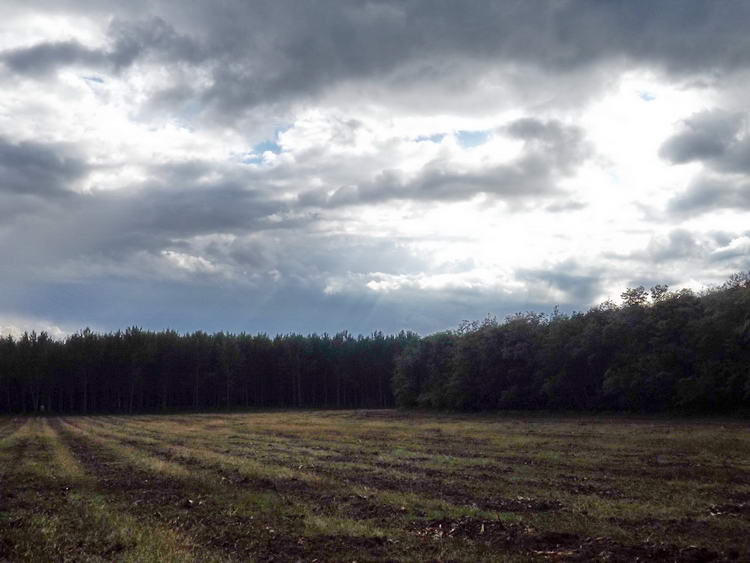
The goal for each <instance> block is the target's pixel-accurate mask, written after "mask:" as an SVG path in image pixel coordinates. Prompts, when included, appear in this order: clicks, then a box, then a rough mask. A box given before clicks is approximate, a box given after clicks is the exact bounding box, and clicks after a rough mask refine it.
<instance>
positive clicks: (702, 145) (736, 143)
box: [659, 110, 750, 173]
mask: <svg viewBox="0 0 750 563" xmlns="http://www.w3.org/2000/svg"><path fill="white" fill-rule="evenodd" d="M659 154H660V155H661V156H662V157H663V158H666V159H668V160H670V161H672V162H673V163H675V164H683V163H686V162H693V161H699V162H703V163H705V164H706V165H708V166H709V167H711V168H712V169H714V170H716V171H720V172H729V173H732V172H734V173H750V135H749V134H748V128H747V119H746V118H745V116H744V114H741V113H737V112H727V111H723V110H712V111H703V112H699V113H697V114H694V115H692V116H691V117H689V118H688V119H686V120H685V122H684V129H683V131H681V132H680V133H678V134H676V135H674V136H673V137H671V138H669V139H667V141H665V142H664V144H663V145H662V147H661V149H660V151H659Z"/></svg>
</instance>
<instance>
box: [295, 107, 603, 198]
mask: <svg viewBox="0 0 750 563" xmlns="http://www.w3.org/2000/svg"><path fill="white" fill-rule="evenodd" d="M498 133H500V134H505V135H508V136H509V137H511V138H515V139H519V140H521V141H523V148H522V150H521V152H520V154H519V156H517V157H516V158H514V159H512V160H511V161H510V162H504V163H501V164H491V165H487V164H485V165H483V166H466V165H461V164H460V163H456V162H451V161H450V160H446V159H435V160H432V161H430V162H428V163H427V164H425V165H424V166H423V167H422V169H421V170H420V171H419V173H418V174H416V175H414V176H411V177H410V176H409V175H407V174H405V173H403V172H402V171H400V170H397V169H393V170H383V171H381V172H380V173H378V175H377V176H376V177H375V178H374V179H372V180H371V181H369V182H363V183H361V184H358V185H348V186H342V187H339V188H337V189H336V190H334V191H333V192H332V193H330V194H329V193H328V190H327V189H325V188H323V189H318V190H312V191H308V192H305V193H303V194H301V195H300V196H299V202H300V203H301V204H302V205H310V206H323V207H324V206H333V207H336V206H342V205H358V204H372V203H376V202H384V201H391V200H415V201H456V200H468V199H472V198H473V197H475V196H477V195H479V194H485V195H488V196H490V197H491V198H494V199H498V200H501V201H505V202H508V203H517V202H521V201H524V200H531V199H538V198H539V197H540V196H551V195H554V194H560V193H561V189H560V187H559V185H558V182H559V180H561V179H562V178H564V177H566V176H569V175H571V174H573V173H574V172H575V170H576V168H577V167H578V166H580V165H581V164H582V163H583V162H585V161H586V160H587V159H588V158H589V157H590V156H591V154H592V148H591V146H590V144H589V143H587V141H586V139H585V136H584V134H583V131H582V130H581V129H580V128H578V127H575V126H572V125H565V124H562V123H560V122H558V121H554V120H553V121H542V120H538V119H534V118H524V119H520V120H517V121H514V122H513V123H511V124H509V125H507V126H505V127H502V128H500V129H499V130H498Z"/></svg>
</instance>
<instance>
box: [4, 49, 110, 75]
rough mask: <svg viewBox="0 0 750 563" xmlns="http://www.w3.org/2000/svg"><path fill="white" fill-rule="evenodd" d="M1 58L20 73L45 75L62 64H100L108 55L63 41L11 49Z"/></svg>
mask: <svg viewBox="0 0 750 563" xmlns="http://www.w3.org/2000/svg"><path fill="white" fill-rule="evenodd" d="M0 60H2V61H3V62H4V63H5V64H6V65H7V66H8V67H9V68H11V69H12V70H14V71H15V72H18V73H20V74H30V75H44V74H47V73H49V72H53V71H55V70H57V69H58V68H59V67H62V66H70V65H93V66H99V65H102V64H104V63H105V62H106V57H105V55H104V54H103V53H101V52H99V51H96V50H92V49H88V48H86V47H84V46H83V45H81V44H80V43H78V42H76V41H62V42H55V43H40V44H38V45H34V46H33V47H25V48H19V49H10V50H8V51H4V52H2V53H1V54H0Z"/></svg>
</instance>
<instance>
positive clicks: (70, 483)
mask: <svg viewBox="0 0 750 563" xmlns="http://www.w3.org/2000/svg"><path fill="white" fill-rule="evenodd" d="M0 460H1V461H2V465H3V466H4V467H11V469H10V471H9V472H8V474H7V475H6V476H5V478H4V479H3V488H2V501H3V502H2V506H3V510H2V513H0V540H1V541H0V560H9V561H51V560H59V561H101V560H110V559H116V560H118V561H134V562H135V561H138V562H140V561H153V562H157V561H190V560H193V559H194V558H193V557H192V550H191V549H189V548H186V547H184V545H185V544H184V541H183V540H182V538H180V537H179V536H178V535H177V534H175V533H174V532H173V531H170V530H163V529H155V528H153V527H150V526H146V525H143V524H141V523H138V522H136V521H135V520H134V519H132V518H131V517H129V516H128V515H127V514H126V513H125V512H124V511H123V507H122V506H116V505H112V504H111V503H110V502H108V500H107V499H105V498H104V497H102V496H101V495H98V494H97V493H96V492H95V491H93V490H92V489H93V485H94V483H93V482H92V481H91V479H90V478H89V477H88V476H87V475H85V474H84V473H83V472H82V470H81V468H80V466H79V465H78V464H77V463H76V462H75V460H74V459H73V458H72V457H71V456H70V454H69V452H68V451H67V450H66V449H65V448H64V446H63V445H62V444H61V442H60V441H59V438H58V437H57V435H56V434H55V432H54V431H53V430H52V429H51V428H50V426H49V424H48V423H47V420H44V419H31V420H30V421H29V422H28V423H27V424H26V425H24V426H23V428H22V429H21V430H20V431H19V432H17V433H16V434H15V435H14V437H13V438H12V439H10V440H4V441H3V443H2V447H1V448H0ZM195 559H198V560H201V561H210V560H212V559H211V558H209V557H206V555H205V554H203V553H201V555H200V557H196V558H195ZM214 560H215V559H214Z"/></svg>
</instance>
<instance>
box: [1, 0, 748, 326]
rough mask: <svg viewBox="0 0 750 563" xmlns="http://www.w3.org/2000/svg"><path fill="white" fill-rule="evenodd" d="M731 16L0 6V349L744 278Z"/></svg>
mask: <svg viewBox="0 0 750 563" xmlns="http://www.w3.org/2000/svg"><path fill="white" fill-rule="evenodd" d="M749 26H750V2H742V1H738V0H737V1H735V0H727V1H723V2H705V1H692V0H675V1H649V2H607V1H566V0H559V1H554V0H552V1H545V2H537V1H533V0H531V1H523V2H520V1H492V2H487V1H482V0H476V1H472V2H462V1H458V0H456V1H446V0H425V1H405V2H403V1H346V2H345V1H339V2H336V1H318V0H310V1H305V2H299V1H297V0H293V1H287V0H273V1H268V2H266V1H251V2H248V1H244V0H221V1H213V0H212V1H208V0H206V1H195V2H189V3H186V2H183V1H178V0H174V1H168V0H163V1H161V0H131V1H128V2H122V1H121V0H117V1H108V0H97V1H94V0H49V1H45V0H36V1H35V0H3V2H2V3H0V81H1V84H2V88H0V264H1V265H2V266H0V268H1V270H0V274H1V275H0V332H3V333H19V332H20V331H23V330H37V331H40V330H46V331H48V332H49V333H50V334H52V335H57V336H62V335H65V334H70V333H72V332H75V331H76V330H79V329H81V328H83V327H91V328H92V329H94V330H100V331H109V330H117V329H121V328H126V327H129V326H134V325H135V326H141V327H144V328H148V329H154V330H160V329H165V328H171V329H175V330H178V331H181V332H184V331H194V330H204V331H220V330H224V331H232V332H240V331H246V332H251V333H255V332H267V333H269V334H276V333H287V332H303V333H308V332H318V333H323V332H328V333H335V332H338V331H342V330H349V331H350V332H352V333H354V334H357V333H363V334H367V333H370V332H372V331H374V330H382V331H384V332H386V333H391V332H396V331H399V330H401V329H410V330H414V331H417V332H419V333H421V334H427V333H431V332H435V331H439V330H445V329H451V328H455V327H456V326H458V325H459V323H460V322H461V321H462V320H464V319H481V318H484V317H486V316H487V315H496V316H497V317H498V318H503V317H504V316H505V315H508V314H511V313H514V312H519V311H530V310H531V311H538V312H548V311H551V310H552V308H553V307H554V306H556V305H557V306H559V308H560V309H561V310H563V311H574V310H578V311H583V310H587V309H588V308H589V307H591V306H593V305H596V304H597V303H600V302H602V301H604V300H607V299H612V300H614V301H615V302H619V296H620V293H621V292H622V291H623V290H624V289H626V288H627V287H635V286H637V285H644V286H645V287H650V286H653V285H654V284H657V283H665V284H669V286H670V287H671V288H673V289H677V288H683V287H689V288H693V289H701V288H705V287H710V286H713V285H717V284H720V283H721V282H722V281H724V280H725V279H726V278H727V277H728V276H729V275H730V274H732V273H734V272H739V271H746V270H749V269H750V220H749V219H750V134H749V128H750V120H749V114H748V109H749V108H748V99H749V98H748V91H749V89H750V34H749V33H748V32H747V29H748V27H749Z"/></svg>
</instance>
